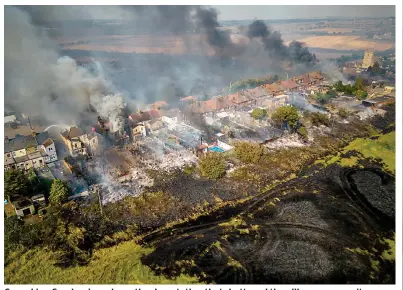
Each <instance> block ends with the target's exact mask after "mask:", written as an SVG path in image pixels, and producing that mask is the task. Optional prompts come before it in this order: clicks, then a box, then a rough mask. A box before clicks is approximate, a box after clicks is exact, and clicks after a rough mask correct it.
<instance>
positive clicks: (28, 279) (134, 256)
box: [4, 242, 197, 284]
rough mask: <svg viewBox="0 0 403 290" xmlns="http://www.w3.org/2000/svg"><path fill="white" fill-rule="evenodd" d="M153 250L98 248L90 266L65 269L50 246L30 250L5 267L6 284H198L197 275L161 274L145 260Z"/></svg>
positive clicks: (123, 246)
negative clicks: (54, 258)
mask: <svg viewBox="0 0 403 290" xmlns="http://www.w3.org/2000/svg"><path fill="white" fill-rule="evenodd" d="M150 252H152V249H146V248H142V247H141V246H139V245H137V244H136V243H135V242H124V243H122V244H119V245H117V246H115V247H111V248H107V249H101V250H97V251H95V253H94V257H93V259H92V261H91V262H90V263H89V264H88V265H86V266H78V267H72V268H68V269H62V268H59V267H56V266H54V265H53V264H54V260H53V258H52V253H51V252H50V251H48V250H46V249H39V248H38V249H35V250H30V251H28V252H26V253H24V254H23V255H20V254H19V253H18V252H15V253H14V255H15V258H14V259H13V258H12V262H11V263H10V264H9V265H8V266H7V267H6V268H5V269H4V278H5V283H6V284H195V283H197V279H196V278H193V277H190V276H186V275H181V276H179V277H178V278H176V279H174V280H169V279H167V278H165V277H164V276H157V275H155V274H154V272H152V271H151V270H150V269H149V268H148V267H147V266H144V265H143V264H142V263H141V260H140V258H141V256H142V255H145V254H148V253H150Z"/></svg>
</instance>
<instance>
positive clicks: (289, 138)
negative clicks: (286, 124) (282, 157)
mask: <svg viewBox="0 0 403 290" xmlns="http://www.w3.org/2000/svg"><path fill="white" fill-rule="evenodd" d="M305 145H306V144H304V142H303V141H301V140H300V138H299V137H298V134H289V135H284V136H282V137H280V138H278V139H276V140H275V141H273V142H269V143H267V144H266V148H267V149H268V150H269V151H271V150H277V149H282V148H291V147H303V146H305Z"/></svg>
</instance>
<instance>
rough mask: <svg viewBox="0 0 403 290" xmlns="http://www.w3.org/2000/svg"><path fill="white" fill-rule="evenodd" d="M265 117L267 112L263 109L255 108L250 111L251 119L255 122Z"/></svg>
mask: <svg viewBox="0 0 403 290" xmlns="http://www.w3.org/2000/svg"><path fill="white" fill-rule="evenodd" d="M266 115H267V111H266V110H265V109H261V108H255V109H253V111H252V117H253V118H254V119H257V120H259V119H262V118H263V117H264V116H266Z"/></svg>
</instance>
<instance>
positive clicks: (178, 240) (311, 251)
mask: <svg viewBox="0 0 403 290" xmlns="http://www.w3.org/2000/svg"><path fill="white" fill-rule="evenodd" d="M316 169H317V168H316ZM316 169H315V168H311V169H310V170H308V171H305V172H304V173H303V174H304V175H303V176H299V177H297V178H294V179H292V180H290V181H288V182H285V183H282V184H280V185H278V186H276V187H274V188H273V189H271V190H269V191H267V192H265V193H262V194H258V195H254V197H253V198H250V199H248V200H247V201H245V202H242V203H237V204H234V205H231V206H225V207H222V208H221V209H219V210H217V211H215V212H213V213H208V214H205V215H202V216H200V217H198V218H197V219H195V220H192V221H189V222H186V223H182V224H179V225H176V226H172V227H170V228H164V229H162V230H158V231H154V232H152V233H151V234H148V235H146V236H145V237H144V238H143V239H142V241H141V243H142V245H143V246H153V247H154V248H155V251H154V252H152V253H151V254H149V255H147V256H145V257H143V259H142V262H143V263H144V264H145V265H148V266H149V267H150V268H151V269H153V270H154V271H155V272H156V274H161V275H165V276H167V277H175V276H178V275H180V273H187V274H190V275H195V276H197V277H198V278H199V279H200V281H201V282H205V283H217V284H235V283H236V284H264V283H271V284H273V283H274V284H277V283H278V284H281V283H299V284H304V283H342V284H344V283H359V284H361V283H364V284H365V283H394V280H395V274H394V273H395V265H394V261H393V262H392V261H388V260H385V259H382V258H381V253H382V252H383V251H385V250H387V247H386V248H385V245H384V244H383V243H381V242H379V240H380V239H381V238H390V237H391V236H393V232H394V230H395V222H394V219H395V181H394V177H393V176H390V175H389V174H387V173H385V172H383V171H382V170H381V169H379V168H377V167H376V166H374V167H367V168H361V169H347V168H343V167H341V166H339V165H337V164H333V165H332V166H329V167H327V168H321V169H320V170H316ZM357 249H358V250H357Z"/></svg>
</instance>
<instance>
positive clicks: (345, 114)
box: [338, 108, 349, 118]
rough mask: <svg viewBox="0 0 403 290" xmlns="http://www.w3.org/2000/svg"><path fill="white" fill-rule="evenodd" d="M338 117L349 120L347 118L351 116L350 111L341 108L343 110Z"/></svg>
mask: <svg viewBox="0 0 403 290" xmlns="http://www.w3.org/2000/svg"><path fill="white" fill-rule="evenodd" d="M338 115H339V116H340V117H341V118H347V117H348V116H349V113H348V111H347V110H346V109H345V108H341V109H340V110H339V112H338Z"/></svg>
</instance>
